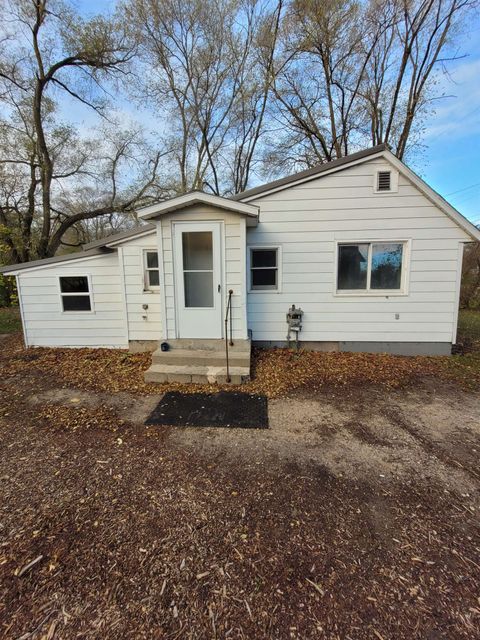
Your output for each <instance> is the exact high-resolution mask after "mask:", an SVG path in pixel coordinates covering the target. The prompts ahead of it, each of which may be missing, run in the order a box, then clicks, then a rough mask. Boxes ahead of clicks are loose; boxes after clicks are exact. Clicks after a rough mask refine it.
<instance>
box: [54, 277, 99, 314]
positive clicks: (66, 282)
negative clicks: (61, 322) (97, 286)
mask: <svg viewBox="0 0 480 640" xmlns="http://www.w3.org/2000/svg"><path fill="white" fill-rule="evenodd" d="M60 293H61V298H62V309H63V310H64V311H91V310H92V299H91V296H90V288H89V282H88V277H87V276H61V277H60Z"/></svg>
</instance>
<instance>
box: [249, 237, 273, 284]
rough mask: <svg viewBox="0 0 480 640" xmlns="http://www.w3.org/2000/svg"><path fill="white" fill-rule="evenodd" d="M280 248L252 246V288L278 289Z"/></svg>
mask: <svg viewBox="0 0 480 640" xmlns="http://www.w3.org/2000/svg"><path fill="white" fill-rule="evenodd" d="M278 253H279V251H278V248H277V247H262V248H260V247H258V248H250V290H251V291H267V290H274V291H275V290H278V288H279V287H278Z"/></svg>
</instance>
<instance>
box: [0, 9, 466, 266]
mask: <svg viewBox="0 0 480 640" xmlns="http://www.w3.org/2000/svg"><path fill="white" fill-rule="evenodd" d="M1 1H2V0H0V2H1ZM476 9H477V1H476V0H277V1H276V2H272V0H130V1H129V2H125V3H124V4H122V3H119V4H118V7H117V10H116V12H115V13H114V14H113V15H108V16H107V15H99V16H95V17H93V18H86V17H84V16H82V15H80V14H79V13H78V12H77V11H76V10H75V9H74V6H73V4H68V3H65V2H62V1H61V0H3V4H2V5H1V10H2V15H3V16H5V17H6V18H7V19H5V20H4V21H3V22H2V25H1V27H0V242H1V243H2V246H3V250H2V260H3V261H4V262H10V261H13V262H23V261H28V260H31V259H34V258H44V257H49V256H52V255H54V254H55V253H56V252H57V251H59V250H62V251H68V250H70V251H71V250H75V249H76V248H77V247H78V246H79V244H81V243H82V242H84V241H86V240H89V239H92V238H94V237H99V236H101V235H104V234H105V233H107V232H108V231H109V230H111V229H112V228H114V229H115V228H124V227H126V226H127V227H128V226H129V225H132V224H135V217H134V212H135V209H136V208H138V207H139V206H142V205H145V204H148V203H151V202H152V201H156V200H159V199H163V198H166V197H169V196H171V195H174V194H178V193H184V192H186V191H189V190H191V189H202V190H205V191H208V192H211V193H215V194H232V193H238V192H240V191H242V190H244V189H246V188H247V187H248V186H250V185H251V184H252V181H253V180H254V179H258V178H259V177H261V178H270V177H276V176H279V175H280V174H284V173H287V172H288V171H293V170H297V169H301V168H305V167H310V166H313V165H315V164H318V163H324V162H328V161H330V160H332V159H335V158H339V157H342V156H344V155H346V154H348V153H351V152H353V151H355V150H358V149H360V148H364V147H368V146H372V145H376V144H378V143H387V144H388V145H390V147H391V149H392V150H393V152H394V153H395V154H396V155H397V156H398V157H399V158H401V159H408V157H409V156H412V155H413V153H414V152H415V151H416V150H418V149H419V146H420V145H421V142H422V132H423V129H424V126H425V124H426V122H427V120H428V119H429V118H430V117H431V116H432V114H433V112H434V109H435V100H437V99H439V98H440V97H441V95H442V94H441V91H440V90H439V89H438V88H437V86H438V80H439V77H440V74H441V73H443V72H444V71H445V69H446V68H447V67H448V63H449V61H451V60H453V59H455V58H457V57H459V56H460V55H461V52H459V50H458V46H457V44H456V43H457V42H458V34H459V32H460V30H461V29H462V28H464V27H465V25H466V23H467V22H468V21H469V19H471V16H472V12H473V11H476ZM127 102H128V103H129V104H134V105H135V106H136V108H137V109H138V110H141V111H142V112H143V118H142V121H143V125H141V124H139V123H137V122H134V121H133V120H132V117H131V115H128V116H127V115H126V114H125V107H126V104H127ZM80 106H81V107H82V108H88V109H89V110H90V111H91V113H92V115H93V116H94V118H93V124H92V126H89V127H86V126H83V127H80V126H79V125H78V124H76V122H75V118H73V117H71V112H73V113H75V111H76V110H77V111H78V108H79V107H80ZM129 114H131V109H130V110H129ZM146 122H147V123H148V126H147V124H145V123H146Z"/></svg>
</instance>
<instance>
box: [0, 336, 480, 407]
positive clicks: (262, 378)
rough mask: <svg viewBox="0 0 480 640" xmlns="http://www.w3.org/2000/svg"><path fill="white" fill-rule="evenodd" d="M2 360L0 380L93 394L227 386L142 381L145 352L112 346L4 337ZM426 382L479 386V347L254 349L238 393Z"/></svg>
mask: <svg viewBox="0 0 480 640" xmlns="http://www.w3.org/2000/svg"><path fill="white" fill-rule="evenodd" d="M1 361H2V371H3V374H4V375H20V376H21V375H22V374H23V373H24V372H32V371H36V372H38V373H39V374H41V375H45V376H49V377H54V378H55V380H56V381H57V382H58V383H59V384H65V385H67V386H68V385H70V386H75V387H77V388H80V389H86V390H92V391H107V392H108V391H111V392H117V391H127V392H136V393H139V394H149V393H158V392H159V391H166V390H167V389H180V390H183V391H185V392H188V393H192V392H193V393H194V392H196V391H216V390H218V389H220V388H223V389H226V390H229V389H232V387H231V386H228V385H225V386H223V387H222V386H219V385H181V384H172V383H170V384H163V385H154V384H147V383H145V381H144V379H143V375H144V372H145V371H146V370H147V369H148V367H149V366H150V364H151V355H150V354H149V353H140V354H131V353H128V352H126V351H121V350H116V349H58V348H56V349H46V348H35V349H25V348H24V347H23V341H22V338H21V336H20V335H19V334H14V335H12V336H10V337H8V338H6V339H3V341H2V358H1ZM428 379H443V380H446V381H448V380H450V381H452V382H458V383H459V384H460V385H462V386H466V387H469V388H472V389H478V388H480V350H474V351H472V352H470V353H468V354H466V355H462V356H449V357H435V358H430V357H421V356H417V357H402V356H392V355H388V354H367V353H340V352H339V353H335V352H330V353H320V352H307V351H305V352H299V353H296V352H295V351H294V350H289V349H267V350H264V349H257V350H254V351H253V358H252V380H251V382H250V383H248V384H246V385H244V386H243V387H242V390H245V391H248V392H252V393H261V394H265V395H267V396H268V397H280V396H286V395H288V394H290V393H292V392H295V391H298V390H305V391H315V390H319V389H322V388H329V387H341V388H343V389H345V391H346V392H347V393H350V392H351V391H352V390H354V389H356V388H361V387H369V386H372V387H376V388H381V389H398V388H404V387H409V386H414V385H417V384H422V383H423V382H425V380H428Z"/></svg>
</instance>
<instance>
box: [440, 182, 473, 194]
mask: <svg viewBox="0 0 480 640" xmlns="http://www.w3.org/2000/svg"><path fill="white" fill-rule="evenodd" d="M479 186H480V182H476V183H475V184H471V185H469V186H468V187H464V188H463V189H458V190H457V191H451V192H450V193H447V196H453V195H454V194H455V193H461V192H462V191H468V190H469V189H473V188H474V187H479Z"/></svg>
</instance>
